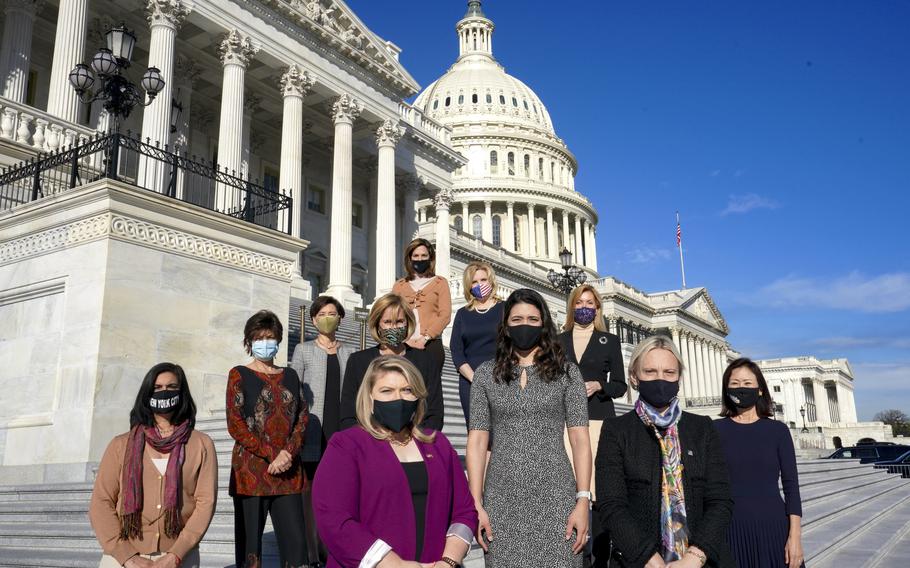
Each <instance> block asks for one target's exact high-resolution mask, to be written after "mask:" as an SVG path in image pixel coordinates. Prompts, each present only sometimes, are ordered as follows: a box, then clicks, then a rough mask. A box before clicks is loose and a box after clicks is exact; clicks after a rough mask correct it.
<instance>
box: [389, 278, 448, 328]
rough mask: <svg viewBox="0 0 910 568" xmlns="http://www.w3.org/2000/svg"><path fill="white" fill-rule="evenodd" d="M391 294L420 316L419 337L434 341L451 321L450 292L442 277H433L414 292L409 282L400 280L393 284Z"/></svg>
mask: <svg viewBox="0 0 910 568" xmlns="http://www.w3.org/2000/svg"><path fill="white" fill-rule="evenodd" d="M392 292H393V293H395V294H398V295H399V296H401V297H402V298H404V301H405V302H407V303H408V306H409V307H410V308H411V309H412V310H417V312H418V313H419V314H420V329H419V330H418V331H419V332H420V335H429V336H430V339H436V338H437V337H439V336H440V335H442V331H443V330H444V329H445V328H446V326H447V325H449V322H450V321H451V320H452V292H451V291H450V290H449V283H448V281H447V280H446V279H445V278H443V277H442V276H434V277H433V280H432V281H430V282H428V283H427V285H426V286H424V287H423V288H421V289H420V290H419V291H415V290H414V287H413V286H411V283H410V281H408V280H405V279H404V278H401V279H399V280H398V281H397V282H395V285H394V286H393V287H392Z"/></svg>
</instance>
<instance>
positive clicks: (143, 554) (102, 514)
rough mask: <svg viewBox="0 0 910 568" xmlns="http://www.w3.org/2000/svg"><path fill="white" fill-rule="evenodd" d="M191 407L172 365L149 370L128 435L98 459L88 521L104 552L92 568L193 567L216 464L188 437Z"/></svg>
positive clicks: (199, 437) (197, 435)
mask: <svg viewBox="0 0 910 568" xmlns="http://www.w3.org/2000/svg"><path fill="white" fill-rule="evenodd" d="M195 424H196V405H195V404H194V403H193V397H192V396H191V395H190V388H189V385H188V384H187V381H186V374H184V372H183V369H182V368H180V366H179V365H175V364H173V363H159V364H157V365H155V366H154V367H152V368H151V370H149V372H148V373H147V374H146V375H145V378H144V379H143V380H142V384H141V385H140V387H139V394H138V395H137V396H136V403H135V405H134V406H133V410H132V411H131V412H130V431H129V432H127V433H125V434H120V435H119V436H117V437H116V438H114V439H113V440H112V441H111V443H110V444H109V445H108V447H107V450H105V452H104V457H102V458H101V465H100V466H99V468H98V476H97V477H96V478H95V488H94V490H93V491H92V501H91V505H90V506H89V519H90V520H91V522H92V528H94V529H95V536H96V537H97V538H98V542H99V543H101V548H103V549H104V556H103V557H102V558H101V564H100V567H99V568H116V567H118V566H125V567H126V568H151V567H152V566H154V568H175V567H177V566H182V567H183V568H198V567H199V548H198V546H199V541H201V540H202V536H203V535H204V534H205V531H206V530H207V529H208V527H209V523H210V522H211V521H212V516H213V515H214V514H215V496H216V494H217V485H218V463H217V458H216V455H215V445H214V444H213V443H212V439H211V438H209V437H208V436H207V435H205V434H203V433H202V432H199V431H197V430H195V429H194V426H195Z"/></svg>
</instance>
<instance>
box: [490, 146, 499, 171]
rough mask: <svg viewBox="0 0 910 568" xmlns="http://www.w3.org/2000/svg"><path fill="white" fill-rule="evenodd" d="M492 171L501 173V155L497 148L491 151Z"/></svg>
mask: <svg viewBox="0 0 910 568" xmlns="http://www.w3.org/2000/svg"><path fill="white" fill-rule="evenodd" d="M490 173H491V174H498V173H499V156H498V155H497V154H496V150H492V151H490Z"/></svg>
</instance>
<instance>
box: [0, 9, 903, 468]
mask: <svg viewBox="0 0 910 568" xmlns="http://www.w3.org/2000/svg"><path fill="white" fill-rule="evenodd" d="M485 8H486V9H489V7H484V6H482V5H481V2H480V1H479V0H471V1H470V2H467V11H466V12H465V13H464V15H463V16H462V17H461V19H458V16H459V15H460V10H461V8H460V9H459V12H456V13H453V22H456V20H457V23H455V28H454V33H452V36H451V40H452V45H453V47H457V58H456V59H455V61H454V63H452V64H451V66H450V67H449V68H448V70H447V71H445V72H444V73H443V74H442V75H441V76H440V77H439V78H438V79H437V80H435V81H433V82H432V83H430V84H429V85H428V86H426V87H424V88H421V86H420V85H418V83H417V82H416V81H415V80H414V78H413V77H411V75H410V74H409V73H408V71H407V69H406V68H405V67H404V66H403V65H402V62H401V61H400V49H399V48H398V47H397V46H396V45H395V43H393V39H394V38H392V39H385V38H381V37H379V36H377V35H376V34H375V33H373V32H372V31H371V30H370V29H369V27H367V25H366V24H365V23H364V22H363V21H362V20H361V19H360V18H359V17H358V15H357V14H356V13H354V12H353V11H352V10H351V9H350V7H349V6H347V4H346V3H345V2H343V1H342V0H192V1H189V0H91V2H89V0H6V2H5V4H4V8H3V27H2V30H3V36H2V38H0V79H2V82H0V166H3V170H2V172H0V321H2V322H3V326H2V330H0V357H2V358H3V360H4V362H5V364H4V368H3V370H2V371H0V388H2V390H3V392H4V405H3V408H0V484H2V483H14V482H21V481H23V480H29V481H31V482H41V481H47V480H51V479H53V480H57V481H82V480H85V479H90V478H91V468H92V466H93V464H94V463H97V461H98V460H99V459H100V456H101V453H102V451H103V450H104V448H105V446H106V445H107V443H108V441H109V440H110V439H111V437H112V436H113V435H115V434H117V433H119V432H122V431H123V430H125V426H126V419H127V411H126V409H128V408H129V407H130V406H131V405H132V401H133V398H134V396H135V385H136V384H137V377H142V376H143V375H144V374H145V372H146V371H147V370H148V369H149V368H150V367H151V366H152V365H153V364H155V363H157V362H159V361H162V360H173V361H177V362H179V363H180V364H181V365H182V366H183V367H184V368H185V369H186V371H187V374H188V377H189V380H190V382H191V387H192V390H193V392H194V396H195V397H196V400H197V403H198V404H199V406H200V411H201V413H208V414H209V415H211V414H212V413H217V412H219V411H221V410H223V408H224V388H225V386H224V385H225V381H226V372H227V370H228V369H230V368H231V367H232V366H233V365H235V364H237V363H238V362H239V361H242V360H243V359H244V357H245V354H244V352H243V349H242V346H241V341H240V338H241V335H242V329H243V323H244V321H245V320H246V318H247V317H248V316H249V315H250V314H251V313H252V312H254V311H256V310H258V309H261V308H269V309H271V310H273V311H275V312H276V313H279V314H291V315H293V314H292V312H293V309H292V306H299V305H300V304H305V303H307V302H309V301H311V300H312V299H313V298H314V297H316V296H317V295H319V294H331V295H333V296H335V297H336V298H339V299H340V300H341V301H342V302H344V304H345V305H346V306H348V307H350V308H361V309H362V308H364V307H367V306H369V305H370V304H371V303H372V301H373V299H374V298H375V297H377V296H378V295H381V294H383V293H385V292H387V291H389V290H390V289H391V287H392V285H393V283H394V281H395V279H396V278H397V277H398V276H399V275H400V273H401V264H402V262H401V260H402V259H401V254H402V250H403V248H404V246H405V245H406V244H407V243H408V242H409V241H410V240H411V239H412V238H414V237H415V236H421V237H424V238H427V239H429V240H430V241H432V242H433V243H435V246H436V250H437V273H438V274H440V275H442V276H445V277H446V278H448V280H449V282H450V284H451V288H452V298H453V307H454V309H457V308H459V307H460V306H462V305H463V304H464V300H463V290H462V289H461V275H462V271H463V269H464V267H465V266H466V265H467V264H468V263H470V262H472V261H474V260H483V261H486V262H489V263H491V264H492V265H493V266H494V267H495V269H496V271H497V277H498V280H499V283H500V295H501V296H502V297H505V296H506V295H508V294H509V293H510V292H511V291H513V290H515V289H517V288H523V287H527V288H533V289H535V290H538V291H539V292H541V293H542V294H543V295H544V297H545V298H546V299H547V301H548V302H549V304H550V306H551V307H552V309H553V311H554V317H556V319H557V321H558V320H561V319H563V318H564V317H565V314H566V306H565V296H564V294H563V293H561V292H560V291H558V290H556V289H555V288H554V287H553V286H552V285H551V284H550V282H549V280H548V278H547V274H548V272H549V271H550V270H557V271H559V270H561V269H562V266H561V261H560V257H559V253H560V252H561V251H562V250H563V249H568V251H569V252H571V253H572V259H573V260H572V262H573V264H574V265H577V266H578V267H579V268H580V269H581V270H582V271H583V272H584V274H585V276H586V279H587V281H588V282H590V283H591V284H593V285H594V286H595V288H596V289H597V290H598V292H599V293H600V296H601V298H602V301H603V305H604V315H605V317H606V318H607V320H608V324H609V327H610V329H611V331H612V332H613V333H616V334H618V335H619V336H620V338H621V339H622V342H623V349H624V352H625V354H626V356H627V357H628V355H629V353H631V350H632V348H633V346H634V345H635V344H636V343H637V342H638V341H640V340H641V339H642V338H644V337H647V336H648V335H651V334H653V333H666V334H668V335H671V336H672V337H673V339H674V341H675V343H676V345H677V346H678V347H679V350H680V352H681V353H682V356H683V359H684V361H685V363H686V365H687V366H688V367H689V369H691V370H692V373H691V374H690V375H689V376H688V377H687V378H686V380H685V381H684V383H683V391H682V397H683V399H684V403H685V406H686V408H687V409H689V410H692V411H695V412H700V413H703V414H716V413H717V411H718V409H719V405H720V378H721V375H722V373H723V370H724V368H725V367H726V365H727V363H728V362H729V361H730V360H732V359H733V358H735V357H737V356H739V354H738V353H737V352H736V350H735V346H732V345H731V344H730V343H729V341H728V340H727V336H728V334H729V333H730V327H729V325H728V322H727V321H726V320H725V318H724V317H723V315H722V313H721V311H720V309H719V308H718V306H717V305H716V303H715V302H714V300H713V299H712V297H711V295H710V294H709V292H708V290H707V289H706V288H691V289H682V290H669V291H660V292H645V291H642V290H640V289H638V288H636V287H634V286H633V285H631V284H629V283H626V282H623V281H622V280H620V279H619V278H617V277H616V275H605V274H603V273H602V272H600V271H599V269H598V262H597V245H596V240H597V235H598V234H599V233H600V232H601V231H603V232H604V234H605V233H606V228H605V227H604V224H603V223H604V221H603V219H602V218H601V217H600V216H599V215H598V212H597V210H596V209H595V208H594V206H593V204H592V202H591V200H590V199H589V198H588V197H587V196H586V195H585V192H586V191H590V189H589V188H585V187H579V186H577V185H576V181H575V180H576V174H577V173H578V169H579V167H580V165H579V163H578V161H577V160H576V158H575V156H574V155H573V153H572V151H571V149H570V147H569V144H568V143H567V142H566V141H565V140H563V139H562V138H560V137H559V135H558V125H557V124H554V123H553V121H552V119H551V116H550V114H549V112H548V111H547V108H546V106H545V103H544V101H542V100H541V99H540V98H539V97H538V96H537V95H536V94H535V93H534V91H533V90H532V89H531V88H530V87H529V86H528V85H526V84H525V83H524V82H522V81H521V80H519V79H518V78H515V77H513V76H511V75H509V74H508V73H507V72H506V68H505V67H504V65H503V62H500V61H498V60H497V59H496V57H495V50H494V41H493V40H494V36H495V26H494V23H493V20H492V19H491V17H490V16H489V15H488V14H487V13H485V12H484V9H485ZM503 18H505V14H503ZM121 22H123V23H124V24H125V25H126V27H127V28H128V29H129V30H132V31H133V32H134V34H135V38H136V41H135V47H134V48H133V49H132V50H131V53H130V54H129V58H130V59H131V61H127V60H126V59H123V60H118V61H119V62H120V63H123V62H124V61H127V62H131V66H130V67H129V68H128V69H126V71H125V74H126V75H127V76H128V77H129V78H132V79H133V80H134V81H138V80H139V77H140V76H142V74H143V72H144V71H145V70H146V69H147V68H150V67H154V68H156V70H157V71H158V72H159V73H160V78H161V79H162V80H163V86H161V88H160V92H158V93H157V96H156V97H155V98H154V100H153V101H152V102H151V104H149V105H148V106H136V107H135V108H134V109H133V111H132V112H131V113H130V114H129V115H128V116H126V117H124V118H121V119H120V120H119V122H118V121H117V120H115V119H116V118H117V117H116V116H112V114H111V113H110V112H109V109H106V108H105V107H104V104H103V102H104V101H101V100H98V101H94V102H91V103H87V102H86V101H87V99H88V98H89V95H90V94H91V93H90V91H89V90H86V92H83V93H82V95H81V99H80V94H78V93H77V91H76V90H75V89H74V88H73V86H71V79H70V73H71V70H73V69H74V67H76V66H77V64H79V63H84V62H89V63H91V64H93V65H94V63H95V62H94V61H93V57H97V56H95V53H96V52H98V50H99V48H100V47H102V46H103V45H104V41H105V37H106V33H107V32H108V31H109V30H111V29H112V28H115V26H117V25H118V24H120V23H121ZM448 25H450V24H449V23H446V22H440V23H439V26H440V30H444V29H446V27H447V26H448ZM503 25H508V22H507V21H503ZM506 63H507V62H506ZM445 64H446V62H440V71H442V70H443V69H444V66H445ZM77 80H78V77H77ZM96 86H97V85H96ZM415 97H416V98H415ZM411 100H413V102H408V101H411ZM115 127H116V128H118V129H119V132H120V134H117V133H116V131H114V130H112V129H113V128H115ZM569 142H571V141H569ZM351 311H354V310H351ZM292 347H293V346H288V345H282V351H281V353H280V355H279V359H283V358H287V357H288V355H289V348H292ZM798 363H800V362H799V361H787V360H777V362H767V363H764V364H763V365H764V366H765V368H767V369H772V368H773V369H774V371H773V372H770V373H769V380H772V384H773V388H774V389H775V392H774V393H772V394H773V395H774V397H775V401H776V402H777V403H778V404H777V409H776V411H777V413H778V415H779V418H780V419H782V420H785V421H786V422H788V423H790V424H791V427H792V428H797V427H798V426H802V422H801V415H800V408H803V409H804V410H805V408H807V407H808V406H809V405H810V404H811V407H810V408H811V409H812V412H813V414H812V415H811V418H812V420H811V422H810V424H809V426H812V427H813V428H816V434H817V436H816V438H817V439H818V440H820V441H818V442H817V445H819V446H820V447H830V445H831V444H832V443H833V436H834V435H836V436H838V437H839V441H840V442H842V443H843V444H844V445H849V444H850V443H854V442H856V441H857V440H858V439H859V437H860V435H859V434H857V435H856V436H854V435H853V434H851V432H854V431H856V432H860V431H861V433H862V434H861V436H864V437H865V436H868V437H873V438H876V439H884V438H885V437H887V436H889V435H890V429H888V430H889V431H888V432H886V431H885V428H884V427H881V425H880V424H878V425H875V424H866V425H865V426H863V427H862V428H860V429H859V430H856V429H851V425H855V424H856V422H857V418H856V411H855V405H854V403H853V390H854V377H853V374H852V371H851V369H850V367H849V364H847V363H846V361H843V362H842V363H841V362H837V361H835V362H830V361H829V362H824V361H818V360H815V359H814V358H813V359H812V362H811V364H810V362H809V361H808V360H807V361H803V362H802V363H804V364H798ZM830 369H835V370H834V371H830ZM774 377H779V380H778V379H777V378H774ZM778 388H779V389H781V390H780V391H779V390H777V389H778ZM810 395H811V401H810ZM633 396H634V393H633V392H631V391H630V393H629V398H628V399H627V402H631V401H632V400H633V399H632V397H633ZM816 409H818V410H816ZM794 425H796V426H794ZM824 429H829V430H831V432H834V433H833V434H825V432H823V430H824Z"/></svg>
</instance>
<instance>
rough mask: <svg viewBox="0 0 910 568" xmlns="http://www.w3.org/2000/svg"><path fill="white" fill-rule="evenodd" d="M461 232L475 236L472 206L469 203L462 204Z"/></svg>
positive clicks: (463, 202)
mask: <svg viewBox="0 0 910 568" xmlns="http://www.w3.org/2000/svg"><path fill="white" fill-rule="evenodd" d="M461 230H463V231H464V232H465V233H467V234H469V235H471V236H474V225H473V224H472V223H471V204H470V203H468V202H467V201H462V202H461Z"/></svg>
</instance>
